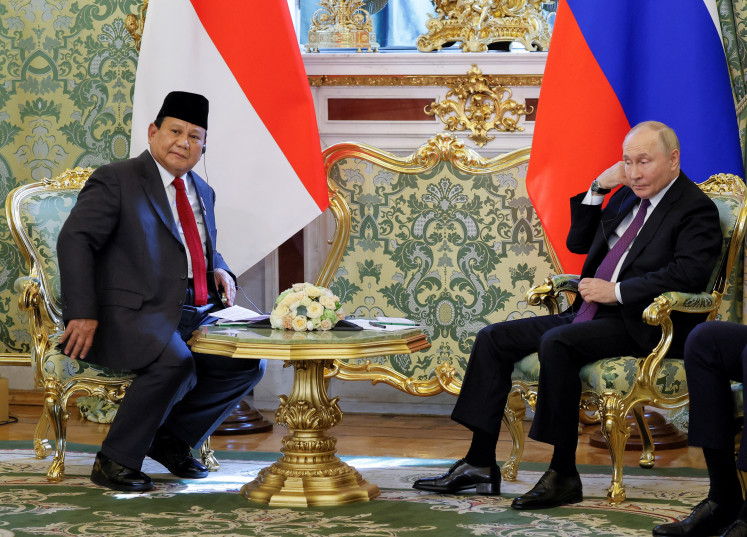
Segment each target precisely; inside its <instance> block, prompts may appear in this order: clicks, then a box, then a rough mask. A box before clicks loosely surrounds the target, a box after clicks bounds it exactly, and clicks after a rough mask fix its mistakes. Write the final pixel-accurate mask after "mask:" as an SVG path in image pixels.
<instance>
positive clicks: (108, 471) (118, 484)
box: [91, 451, 153, 492]
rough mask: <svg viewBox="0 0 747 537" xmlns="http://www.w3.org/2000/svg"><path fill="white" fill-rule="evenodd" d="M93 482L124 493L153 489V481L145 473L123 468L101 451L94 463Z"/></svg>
mask: <svg viewBox="0 0 747 537" xmlns="http://www.w3.org/2000/svg"><path fill="white" fill-rule="evenodd" d="M91 481H93V482H94V483H96V484H97V485H101V486H102V487H106V488H110V489H113V490H121V491H124V492H142V491H145V490H150V489H152V488H153V480H151V478H150V477H148V476H147V475H145V474H144V473H143V472H141V471H139V470H133V469H132V468H127V467H126V466H122V465H121V464H119V463H118V462H115V461H113V460H111V459H110V458H109V457H107V456H106V455H104V454H103V453H101V452H100V451H99V452H98V453H97V454H96V460H95V461H94V463H93V470H91Z"/></svg>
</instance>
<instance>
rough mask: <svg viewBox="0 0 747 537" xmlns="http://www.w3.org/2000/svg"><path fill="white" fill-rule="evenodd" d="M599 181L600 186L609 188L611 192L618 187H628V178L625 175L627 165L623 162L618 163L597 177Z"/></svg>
mask: <svg viewBox="0 0 747 537" xmlns="http://www.w3.org/2000/svg"><path fill="white" fill-rule="evenodd" d="M597 181H598V182H599V186H601V187H602V188H609V189H610V190H612V189H613V188H615V187H617V186H618V185H628V177H627V175H625V163H623V161H620V162H616V163H615V164H613V165H612V166H610V167H609V168H607V169H606V170H604V171H603V172H602V173H601V174H600V175H599V177H597ZM628 186H629V185H628Z"/></svg>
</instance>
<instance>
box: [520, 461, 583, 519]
mask: <svg viewBox="0 0 747 537" xmlns="http://www.w3.org/2000/svg"><path fill="white" fill-rule="evenodd" d="M583 500H584V494H583V490H582V489H581V476H579V475H578V474H576V475H572V476H570V477H564V476H562V475H560V474H559V473H558V472H556V471H555V470H553V469H550V470H548V471H547V472H545V473H544V474H543V475H542V477H540V480H539V481H537V484H536V485H534V488H532V490H530V491H529V492H527V493H526V494H524V495H522V496H519V497H518V498H515V499H514V501H513V502H511V507H513V508H514V509H547V508H549V507H557V506H559V505H566V504H569V503H578V502H581V501H583Z"/></svg>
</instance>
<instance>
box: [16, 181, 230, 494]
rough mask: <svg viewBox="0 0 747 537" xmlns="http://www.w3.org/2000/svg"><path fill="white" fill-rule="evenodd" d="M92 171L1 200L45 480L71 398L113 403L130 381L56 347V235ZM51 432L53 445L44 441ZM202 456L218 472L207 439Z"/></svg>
mask: <svg viewBox="0 0 747 537" xmlns="http://www.w3.org/2000/svg"><path fill="white" fill-rule="evenodd" d="M91 173H93V169H92V168H75V169H68V170H66V171H65V172H64V173H62V174H61V175H59V176H57V177H55V178H53V179H45V180H43V181H41V182H36V183H31V184H28V185H24V186H21V187H18V188H16V189H15V190H13V191H12V192H11V193H10V194H9V195H8V197H7V198H6V202H5V211H6V217H7V221H8V225H9V227H10V231H11V234H12V236H13V239H14V241H15V243H16V246H17V247H18V249H19V251H20V252H21V255H23V258H24V259H25V260H26V263H27V266H28V268H29V271H28V275H27V276H22V277H21V278H19V279H18V280H16V284H15V287H16V291H18V292H19V294H20V297H19V307H20V309H21V311H22V312H26V313H27V315H28V329H29V332H30V334H31V340H32V347H31V365H32V368H33V374H34V384H35V386H36V387H38V388H41V389H42V390H43V397H44V399H43V405H44V406H43V411H42V415H41V417H40V419H39V422H38V423H37V425H36V428H35V430H34V451H35V453H36V457H37V458H39V459H44V458H46V457H47V455H48V454H49V452H50V451H54V458H53V460H52V463H51V465H50V468H49V471H48V472H47V478H48V479H49V480H50V481H60V480H62V478H63V476H64V473H65V450H66V444H67V420H68V418H69V417H70V413H69V412H68V410H67V406H68V401H69V400H70V397H71V396H72V395H74V394H78V395H79V394H85V395H88V396H94V397H100V398H103V399H105V400H107V401H109V402H111V403H117V402H119V401H120V400H121V399H122V398H123V397H124V396H125V393H126V390H127V387H128V386H129V385H130V383H131V381H132V379H133V378H134V375H133V374H132V373H131V372H129V371H114V370H111V369H108V368H102V367H98V366H95V365H93V364H89V363H87V362H83V361H79V360H71V359H70V358H68V357H66V356H65V355H64V354H62V353H61V351H59V350H58V349H57V348H56V344H57V342H58V341H59V337H60V335H61V334H62V332H63V330H64V325H63V322H62V307H61V296H60V288H59V271H58V265H57V250H56V241H57V235H58V234H59V231H60V229H61V228H62V223H63V222H64V220H65V219H66V218H67V214H68V213H69V211H70V209H71V208H72V206H73V205H74V204H75V201H76V199H77V195H78V192H79V191H80V189H81V188H82V187H83V185H84V184H85V182H86V180H87V179H88V177H89V176H90V175H91ZM29 207H32V211H31V212H30V211H29ZM50 428H51V429H52V432H53V436H54V447H53V446H52V445H51V444H50V441H49V440H48V438H47V434H48V433H49V429H50ZM201 454H202V459H203V461H204V462H205V463H206V465H207V466H208V467H209V468H210V469H211V470H217V469H218V466H219V464H218V461H217V460H216V459H215V457H214V454H213V451H212V450H211V449H210V440H209V439H208V440H207V441H206V442H205V444H203V446H202V447H201Z"/></svg>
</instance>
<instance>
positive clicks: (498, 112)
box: [425, 65, 532, 147]
mask: <svg viewBox="0 0 747 537" xmlns="http://www.w3.org/2000/svg"><path fill="white" fill-rule="evenodd" d="M448 87H449V88H451V89H450V90H449V92H448V93H447V94H446V98H445V99H444V100H443V101H441V102H434V103H433V104H431V105H429V106H427V107H426V108H425V113H426V114H428V115H430V116H433V115H435V116H438V118H439V119H440V120H441V121H443V123H444V124H445V125H446V128H447V129H448V130H450V131H452V132H453V131H463V130H467V129H469V130H471V131H472V134H471V135H468V137H469V138H471V139H472V140H473V141H474V142H475V143H476V144H477V145H479V146H480V147H482V146H484V145H485V144H486V143H488V142H489V141H490V140H493V139H495V136H490V135H488V132H489V131H490V130H493V129H495V130H497V131H500V132H515V131H523V130H524V127H520V126H519V125H518V122H519V116H522V115H523V116H526V115H527V113H531V112H532V109H531V107H530V110H528V111H527V108H526V106H525V105H524V104H519V103H517V102H516V101H514V100H513V99H511V95H512V93H511V90H510V89H508V88H506V87H504V86H495V85H491V84H490V82H489V81H488V79H487V78H486V77H485V76H483V74H482V71H480V69H478V67H477V66H476V65H472V68H471V69H470V70H469V71H467V76H466V77H460V78H458V79H457V80H456V81H454V82H453V83H451V84H448ZM450 97H455V98H456V100H450V99H449V98H450ZM510 116H513V117H510Z"/></svg>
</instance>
